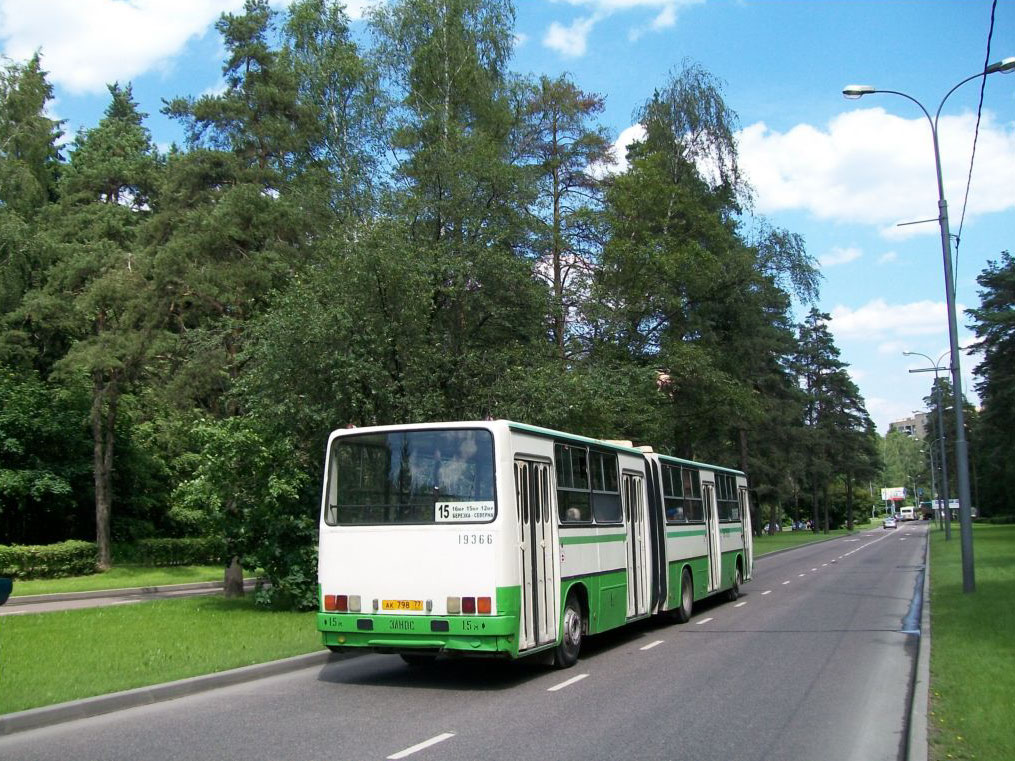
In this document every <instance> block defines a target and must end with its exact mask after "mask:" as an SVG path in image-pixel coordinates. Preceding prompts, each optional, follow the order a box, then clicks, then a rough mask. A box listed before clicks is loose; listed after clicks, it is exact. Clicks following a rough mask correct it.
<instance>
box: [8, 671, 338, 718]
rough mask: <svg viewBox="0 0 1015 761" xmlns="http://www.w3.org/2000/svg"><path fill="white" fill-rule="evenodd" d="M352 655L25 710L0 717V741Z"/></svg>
mask: <svg viewBox="0 0 1015 761" xmlns="http://www.w3.org/2000/svg"><path fill="white" fill-rule="evenodd" d="M355 655H358V653H352V654H348V655H346V654H334V653H330V652H328V651H323V652H315V653H307V654H306V655H295V656H293V657H291V658H283V659H281V660H278V661H269V662H268V663H257V664H254V665H253V666H243V667H241V668H236V669H229V670H228V671H219V672H217V673H215V674H203V675H201V676H193V677H189V678H187V679H179V680H177V681H175V682H166V683H164V684H153V685H150V686H148V687H137V688H135V689H133V690H124V691H123V692H113V693H110V694H108V695H97V696H95V697H91V698H82V699H80V700H71V701H68V702H66V703H57V704H56V705H51V706H43V707H41V708H29V709H28V710H26V711H18V712H16V713H8V714H4V715H0V737H3V736H4V735H10V734H14V733H15V732H24V731H26V730H29V729H39V728H40V727H48V726H51V725H53V724H61V723H63V722H67V721H74V720H76V719H87V718H91V717H92V716H99V715H101V714H104V713H112V712H113V711H122V710H124V709H126V708H137V707H139V706H145V705H151V704H152V703H159V702H162V701H164V700H172V699H174V698H181V697H184V696H186V695H194V694H196V693H199V692H206V691H207V690H213V689H218V688H219V687H228V686H229V685H233V684H241V683H243V682H250V681H253V680H255V679H263V678H264V677H269V676H277V675H279V674H286V673H289V672H291V671H299V670H300V669H307V668H312V667H315V666H325V665H327V664H328V663H332V662H334V661H339V660H344V659H345V658H350V657H354V656H355Z"/></svg>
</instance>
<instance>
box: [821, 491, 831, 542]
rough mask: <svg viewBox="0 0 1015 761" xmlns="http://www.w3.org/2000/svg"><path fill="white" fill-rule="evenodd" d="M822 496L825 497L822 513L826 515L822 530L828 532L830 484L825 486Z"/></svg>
mask: <svg viewBox="0 0 1015 761" xmlns="http://www.w3.org/2000/svg"><path fill="white" fill-rule="evenodd" d="M822 496H823V497H824V504H823V505H822V514H823V515H824V519H825V520H824V523H823V524H822V530H823V531H824V532H825V533H826V534H827V533H828V530H829V529H828V486H827V485H826V486H825V489H824V493H823V494H822Z"/></svg>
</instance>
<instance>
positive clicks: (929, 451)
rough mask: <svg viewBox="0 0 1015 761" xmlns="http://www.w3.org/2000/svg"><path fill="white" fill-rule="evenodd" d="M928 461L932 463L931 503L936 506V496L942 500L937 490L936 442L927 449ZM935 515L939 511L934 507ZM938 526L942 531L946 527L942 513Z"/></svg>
mask: <svg viewBox="0 0 1015 761" xmlns="http://www.w3.org/2000/svg"><path fill="white" fill-rule="evenodd" d="M921 452H922V450H921ZM927 460H928V461H929V463H930V495H931V496H930V503H931V505H933V504H934V494H937V498H938V500H939V501H940V499H941V492H940V491H939V490H938V488H937V477H936V476H935V475H934V442H930V445H929V446H928V447H927ZM935 513H937V510H935V509H934V508H933V507H932V508H931V515H934V514H935ZM931 520H934V519H933V518H931ZM932 525H933V524H932ZM938 526H939V528H942V529H943V528H944V526H945V522H944V519H942V518H941V517H940V513H938Z"/></svg>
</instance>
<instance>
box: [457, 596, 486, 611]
mask: <svg viewBox="0 0 1015 761" xmlns="http://www.w3.org/2000/svg"><path fill="white" fill-rule="evenodd" d="M491 612H493V602H492V600H491V598H489V597H449V598H448V613H449V614H456V613H466V614H475V613H491Z"/></svg>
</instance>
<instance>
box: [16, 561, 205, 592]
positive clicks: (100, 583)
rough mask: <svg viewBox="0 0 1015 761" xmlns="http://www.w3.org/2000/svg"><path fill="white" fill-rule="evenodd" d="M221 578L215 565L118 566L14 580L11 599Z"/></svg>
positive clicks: (187, 582)
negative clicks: (52, 576)
mask: <svg viewBox="0 0 1015 761" xmlns="http://www.w3.org/2000/svg"><path fill="white" fill-rule="evenodd" d="M222 575H223V569H222V567H221V566H217V565H180V566H169V567H165V568H152V567H151V566H140V565H121V566H115V567H114V568H110V569H109V570H108V571H106V572H105V573H92V574H89V575H88V576H67V577H64V578H62V579H34V580H32V581H15V582H14V592H13V596H14V597H19V596H24V595H50V594H57V593H61V592H93V591H97V590H101V589H123V588H131V587H161V586H165V585H167V584H189V583H191V582H195V581H222Z"/></svg>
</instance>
